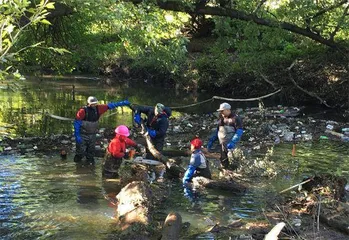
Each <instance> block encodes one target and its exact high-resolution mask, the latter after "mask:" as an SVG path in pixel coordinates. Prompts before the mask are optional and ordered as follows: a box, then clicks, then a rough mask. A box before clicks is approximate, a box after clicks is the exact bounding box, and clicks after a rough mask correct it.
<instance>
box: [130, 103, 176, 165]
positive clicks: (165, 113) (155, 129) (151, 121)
mask: <svg viewBox="0 0 349 240" xmlns="http://www.w3.org/2000/svg"><path fill="white" fill-rule="evenodd" d="M142 113H143V114H145V115H146V116H147V118H146V119H144V121H145V126H146V128H147V134H149V136H150V139H151V141H152V143H153V144H154V147H155V148H156V150H158V151H159V152H160V153H162V150H163V149H164V142H165V137H166V132H167V129H168V125H169V123H168V118H169V117H170V116H171V109H170V108H168V107H165V106H164V105H163V104H161V103H157V104H156V105H155V107H150V106H137V107H135V115H134V121H135V123H137V124H139V125H140V124H141V114H142ZM147 158H152V156H151V155H150V153H148V154H147Z"/></svg>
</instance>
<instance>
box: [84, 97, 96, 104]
mask: <svg viewBox="0 0 349 240" xmlns="http://www.w3.org/2000/svg"><path fill="white" fill-rule="evenodd" d="M87 103H88V104H97V103H98V100H97V98H96V97H93V96H89V97H88V98H87Z"/></svg>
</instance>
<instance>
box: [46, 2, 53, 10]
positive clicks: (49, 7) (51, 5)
mask: <svg viewBox="0 0 349 240" xmlns="http://www.w3.org/2000/svg"><path fill="white" fill-rule="evenodd" d="M46 8H47V9H55V3H53V2H50V3H48V4H47V5H46Z"/></svg>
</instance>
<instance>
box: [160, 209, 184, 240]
mask: <svg viewBox="0 0 349 240" xmlns="http://www.w3.org/2000/svg"><path fill="white" fill-rule="evenodd" d="M181 228H182V217H181V215H179V213H174V212H171V213H169V214H168V215H167V217H166V220H165V223H164V226H163V228H162V237H161V240H177V239H179V235H180V233H181Z"/></svg>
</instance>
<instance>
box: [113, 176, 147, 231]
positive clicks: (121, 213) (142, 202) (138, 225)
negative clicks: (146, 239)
mask: <svg viewBox="0 0 349 240" xmlns="http://www.w3.org/2000/svg"><path fill="white" fill-rule="evenodd" d="M116 199H117V209H116V219H117V223H118V224H119V226H120V228H121V230H122V231H123V234H125V235H135V234H141V232H143V233H144V232H147V229H146V227H147V225H149V223H150V220H151V216H150V213H151V211H152V208H153V206H152V194H151V189H150V187H149V185H148V184H146V183H144V182H141V181H135V182H131V183H129V184H127V185H126V186H125V187H124V188H122V189H121V191H120V193H119V194H118V195H117V196H116ZM135 229H136V230H137V231H136V233H135V231H134V230H135Z"/></svg>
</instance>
